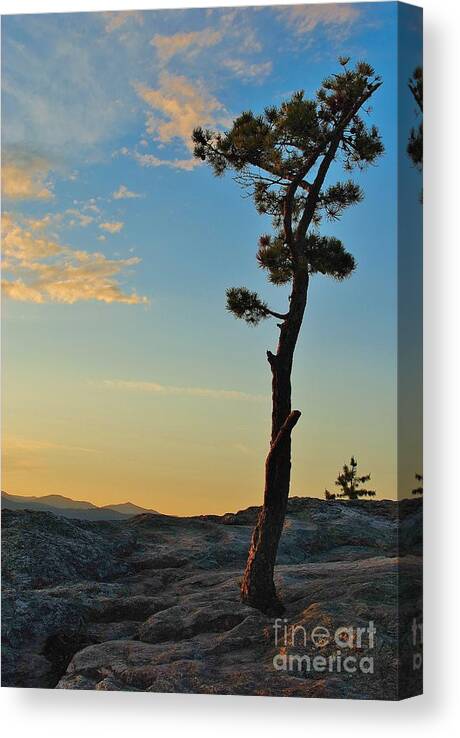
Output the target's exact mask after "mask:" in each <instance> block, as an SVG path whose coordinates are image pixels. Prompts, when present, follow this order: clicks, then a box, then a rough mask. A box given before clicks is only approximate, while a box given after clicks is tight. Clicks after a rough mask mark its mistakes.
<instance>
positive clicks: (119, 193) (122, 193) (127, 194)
mask: <svg viewBox="0 0 460 738" xmlns="http://www.w3.org/2000/svg"><path fill="white" fill-rule="evenodd" d="M112 197H113V199H114V200H132V199H134V198H137V197H142V195H141V194H140V193H139V192H132V190H128V188H127V187H126V185H123V184H122V185H120V186H119V188H118V190H116V191H115V192H114V193H113V194H112Z"/></svg>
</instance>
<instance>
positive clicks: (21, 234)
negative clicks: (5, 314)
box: [2, 214, 148, 305]
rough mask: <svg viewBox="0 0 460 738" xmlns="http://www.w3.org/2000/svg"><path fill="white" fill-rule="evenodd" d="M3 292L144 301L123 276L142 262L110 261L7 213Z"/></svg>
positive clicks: (31, 298)
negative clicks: (63, 242) (44, 234)
mask: <svg viewBox="0 0 460 738" xmlns="http://www.w3.org/2000/svg"><path fill="white" fill-rule="evenodd" d="M2 232H3V274H4V275H5V277H4V279H3V281H2V289H3V294H4V295H5V296H6V297H9V298H11V299H13V300H19V301H22V302H34V303H44V302H61V303H68V304H72V303H75V302H77V301H80V300H97V301H99V302H106V303H111V302H120V303H126V304H131V305H135V304H145V303H147V302H148V300H147V298H146V297H142V296H140V295H138V294H137V293H136V292H131V293H127V292H126V291H125V290H124V289H123V288H122V286H121V285H120V283H119V278H120V277H121V276H123V274H124V273H126V271H127V270H128V269H129V267H132V266H135V265H136V264H138V263H139V261H140V259H138V258H137V257H130V258H128V259H110V258H108V257H106V256H105V255H104V254H101V253H99V252H89V251H82V250H75V249H71V248H70V247H68V246H62V245H61V244H59V243H57V242H56V241H54V240H50V239H48V238H46V237H40V238H38V237H37V236H36V234H35V232H33V231H31V230H28V229H26V228H24V227H22V226H21V225H19V224H18V223H16V222H15V221H14V220H13V218H12V217H11V216H10V215H9V214H5V215H4V216H3V217H2Z"/></svg>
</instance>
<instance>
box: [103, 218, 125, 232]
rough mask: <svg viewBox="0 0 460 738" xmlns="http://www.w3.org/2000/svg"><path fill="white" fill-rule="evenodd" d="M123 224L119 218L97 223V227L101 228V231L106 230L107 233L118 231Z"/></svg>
mask: <svg viewBox="0 0 460 738" xmlns="http://www.w3.org/2000/svg"><path fill="white" fill-rule="evenodd" d="M123 226H124V223H122V222H121V220H116V221H114V222H113V223H99V228H102V230H103V231H107V233H120V231H121V229H122V228H123Z"/></svg>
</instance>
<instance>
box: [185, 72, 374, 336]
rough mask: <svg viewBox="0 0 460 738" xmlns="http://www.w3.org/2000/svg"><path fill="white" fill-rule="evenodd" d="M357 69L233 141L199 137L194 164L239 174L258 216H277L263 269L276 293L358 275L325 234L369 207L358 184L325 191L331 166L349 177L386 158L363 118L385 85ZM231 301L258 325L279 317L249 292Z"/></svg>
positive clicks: (232, 294)
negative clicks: (351, 210)
mask: <svg viewBox="0 0 460 738" xmlns="http://www.w3.org/2000/svg"><path fill="white" fill-rule="evenodd" d="M349 61H350V59H349V58H348V57H342V58H340V59H339V64H340V66H339V71H338V72H337V73H336V74H332V75H331V76H329V77H327V78H326V79H325V80H324V81H323V82H322V84H321V86H320V88H319V89H318V90H317V92H316V94H315V95H314V97H313V98H311V99H308V98H307V97H306V95H305V92H304V91H302V90H301V91H298V92H295V93H294V94H293V95H292V96H291V98H290V99H288V100H286V101H284V102H282V103H281V104H280V105H278V106H277V105H271V106H269V107H267V108H265V110H264V111H263V113H261V114H260V115H256V114H255V113H253V112H252V111H245V112H243V113H241V115H239V116H238V117H237V118H236V119H235V120H234V122H233V125H232V127H231V128H230V129H229V130H228V131H225V132H219V131H212V130H209V129H203V128H196V129H195V130H194V132H193V142H194V154H195V156H196V157H197V158H199V159H201V160H202V161H206V162H208V163H209V164H210V165H211V167H212V169H213V171H214V174H215V175H217V176H221V175H223V174H224V172H226V171H228V170H231V171H233V172H234V174H235V179H236V180H237V182H238V183H239V184H240V185H241V186H242V187H243V188H245V189H246V190H247V191H248V192H249V193H250V195H251V196H252V198H253V201H254V204H255V207H256V209H257V211H258V212H259V213H260V214H262V215H269V216H271V218H272V222H273V230H274V233H272V234H264V235H262V236H261V238H260V241H259V246H258V250H257V261H258V264H259V266H260V267H261V268H263V269H265V270H266V271H267V275H268V279H269V281H270V282H272V283H273V284H277V285H283V284H287V283H290V282H292V280H293V278H294V275H296V274H297V275H304V276H305V278H307V279H308V277H309V275H311V274H316V273H321V274H325V275H328V276H331V277H333V278H335V279H339V280H341V279H344V278H345V277H347V276H349V274H351V272H352V271H353V269H354V268H355V261H354V259H353V256H352V255H351V254H349V253H348V252H347V251H346V250H345V248H344V246H343V244H342V242H341V241H340V240H339V239H337V238H329V237H327V236H322V235H320V233H319V231H318V229H319V226H320V224H321V222H322V220H323V219H327V220H330V221H333V220H337V219H338V218H340V216H341V215H342V213H343V211H344V210H345V209H346V208H348V207H350V206H351V205H355V204H357V203H359V202H361V200H362V199H363V192H362V190H361V188H360V187H359V185H358V184H356V183H355V182H353V181H352V180H351V179H348V180H346V181H343V182H337V183H335V184H332V185H329V186H328V187H326V188H324V187H323V185H324V181H325V178H326V175H327V172H328V170H329V167H330V166H331V164H332V163H333V162H339V163H340V164H341V165H342V167H343V169H344V170H345V171H346V172H347V173H351V172H352V171H353V170H355V169H359V170H361V169H364V168H365V167H367V166H368V165H370V164H373V163H374V162H375V161H376V159H377V158H378V157H379V156H380V155H381V154H382V153H383V150H384V149H383V144H382V141H381V138H380V134H379V132H378V130H377V128H376V127H375V126H374V125H371V126H368V125H367V124H366V122H365V120H364V116H363V114H370V113H371V109H370V108H366V107H365V106H366V103H367V101H368V100H369V99H370V97H371V96H372V95H373V94H374V92H375V91H376V90H377V89H378V88H379V87H380V85H381V84H382V81H381V79H380V77H379V76H378V75H376V74H375V72H374V70H373V69H372V67H371V66H370V65H369V64H367V63H366V62H363V61H361V62H358V63H357V64H356V65H355V66H354V67H353V68H350V67H349ZM238 290H240V292H239V293H238ZM249 296H250V298H251V299H249ZM227 298H228V303H227V306H228V308H229V310H231V312H233V313H234V314H235V315H236V316H237V317H240V318H243V319H245V320H246V321H247V322H249V323H251V324H256V323H258V322H259V321H260V320H261V319H263V318H265V317H268V316H269V315H275V316H276V317H278V315H277V314H276V313H273V311H270V310H269V309H268V307H267V306H266V305H265V303H264V302H263V301H262V300H260V298H258V296H257V295H256V294H255V293H251V292H250V291H249V290H247V289H246V288H232V290H230V291H228V292H227Z"/></svg>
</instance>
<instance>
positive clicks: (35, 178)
mask: <svg viewBox="0 0 460 738" xmlns="http://www.w3.org/2000/svg"><path fill="white" fill-rule="evenodd" d="M49 169H50V166H49V164H48V163H47V162H46V161H45V160H43V159H40V158H34V157H32V158H27V157H20V158H19V159H18V161H6V162H5V163H4V164H3V166H2V195H3V197H5V198H9V199H11V200H50V199H51V198H52V197H53V192H52V190H51V187H50V184H49V182H47V181H46V177H47V175H48V172H49Z"/></svg>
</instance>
